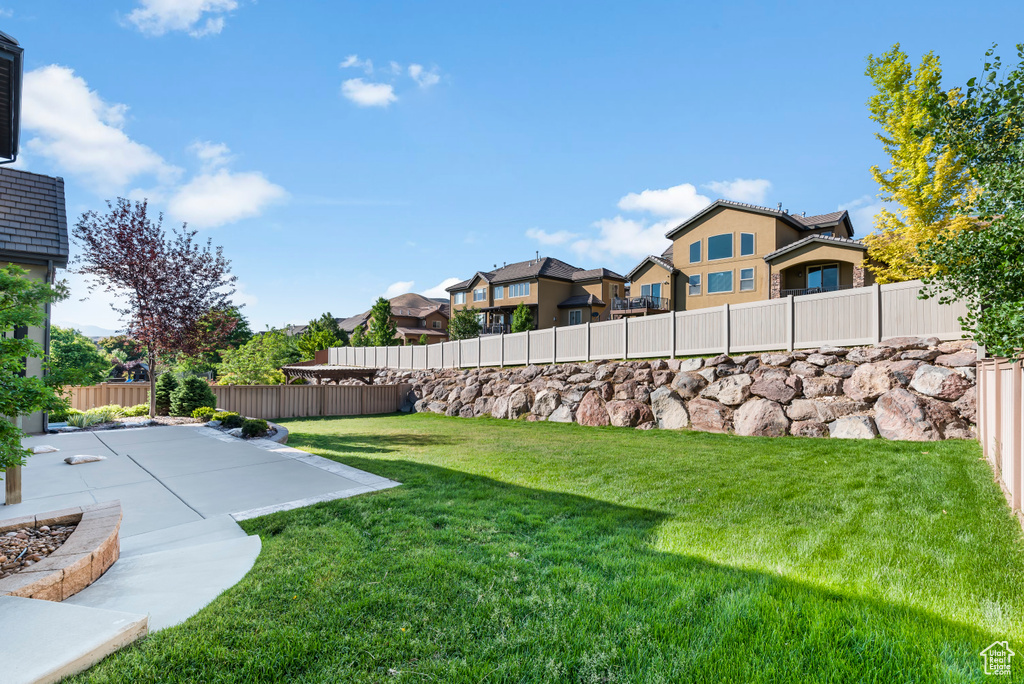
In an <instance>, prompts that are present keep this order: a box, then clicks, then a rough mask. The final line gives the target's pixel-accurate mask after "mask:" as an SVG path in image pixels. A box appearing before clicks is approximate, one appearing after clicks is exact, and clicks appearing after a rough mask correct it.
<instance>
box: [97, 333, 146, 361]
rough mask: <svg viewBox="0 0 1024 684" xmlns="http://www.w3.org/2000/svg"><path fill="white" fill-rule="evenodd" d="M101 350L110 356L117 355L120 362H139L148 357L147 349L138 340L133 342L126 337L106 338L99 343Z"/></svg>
mask: <svg viewBox="0 0 1024 684" xmlns="http://www.w3.org/2000/svg"><path fill="white" fill-rule="evenodd" d="M99 345H100V349H102V350H103V351H105V352H107V354H110V355H116V356H117V358H118V359H119V360H121V361H122V362H124V361H138V360H139V359H142V358H144V357H145V355H146V348H145V347H144V346H143V344H142V343H141V342H139V341H138V340H133V339H132V338H130V337H128V336H126V335H112V336H111V337H104V338H102V339H100V341H99Z"/></svg>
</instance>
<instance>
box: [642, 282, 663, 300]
mask: <svg viewBox="0 0 1024 684" xmlns="http://www.w3.org/2000/svg"><path fill="white" fill-rule="evenodd" d="M640 296H641V297H661V283H654V284H653V285H641V286H640Z"/></svg>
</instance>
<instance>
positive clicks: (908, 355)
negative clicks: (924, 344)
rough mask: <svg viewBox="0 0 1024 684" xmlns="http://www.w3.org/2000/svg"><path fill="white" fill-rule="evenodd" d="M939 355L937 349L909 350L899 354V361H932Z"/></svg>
mask: <svg viewBox="0 0 1024 684" xmlns="http://www.w3.org/2000/svg"><path fill="white" fill-rule="evenodd" d="M939 354H940V352H939V350H938V349H911V350H909V351H905V352H903V353H902V354H900V359H903V360H910V361H934V360H935V358H936V357H937V356H938V355H939Z"/></svg>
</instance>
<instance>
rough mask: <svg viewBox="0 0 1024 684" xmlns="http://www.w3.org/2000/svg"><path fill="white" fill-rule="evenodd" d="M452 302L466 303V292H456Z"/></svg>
mask: <svg viewBox="0 0 1024 684" xmlns="http://www.w3.org/2000/svg"><path fill="white" fill-rule="evenodd" d="M452 303H453V304H465V303H466V293H465V292H456V293H455V294H454V295H452Z"/></svg>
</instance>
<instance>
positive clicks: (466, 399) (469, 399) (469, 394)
mask: <svg viewBox="0 0 1024 684" xmlns="http://www.w3.org/2000/svg"><path fill="white" fill-rule="evenodd" d="M482 393H483V390H482V388H481V387H480V385H479V384H476V383H474V384H472V385H469V386H468V387H466V389H464V390H462V392H460V393H459V400H460V401H461V402H462V403H463V404H472V403H473V402H474V401H476V399H477V397H479V396H480V395H481V394H482Z"/></svg>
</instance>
